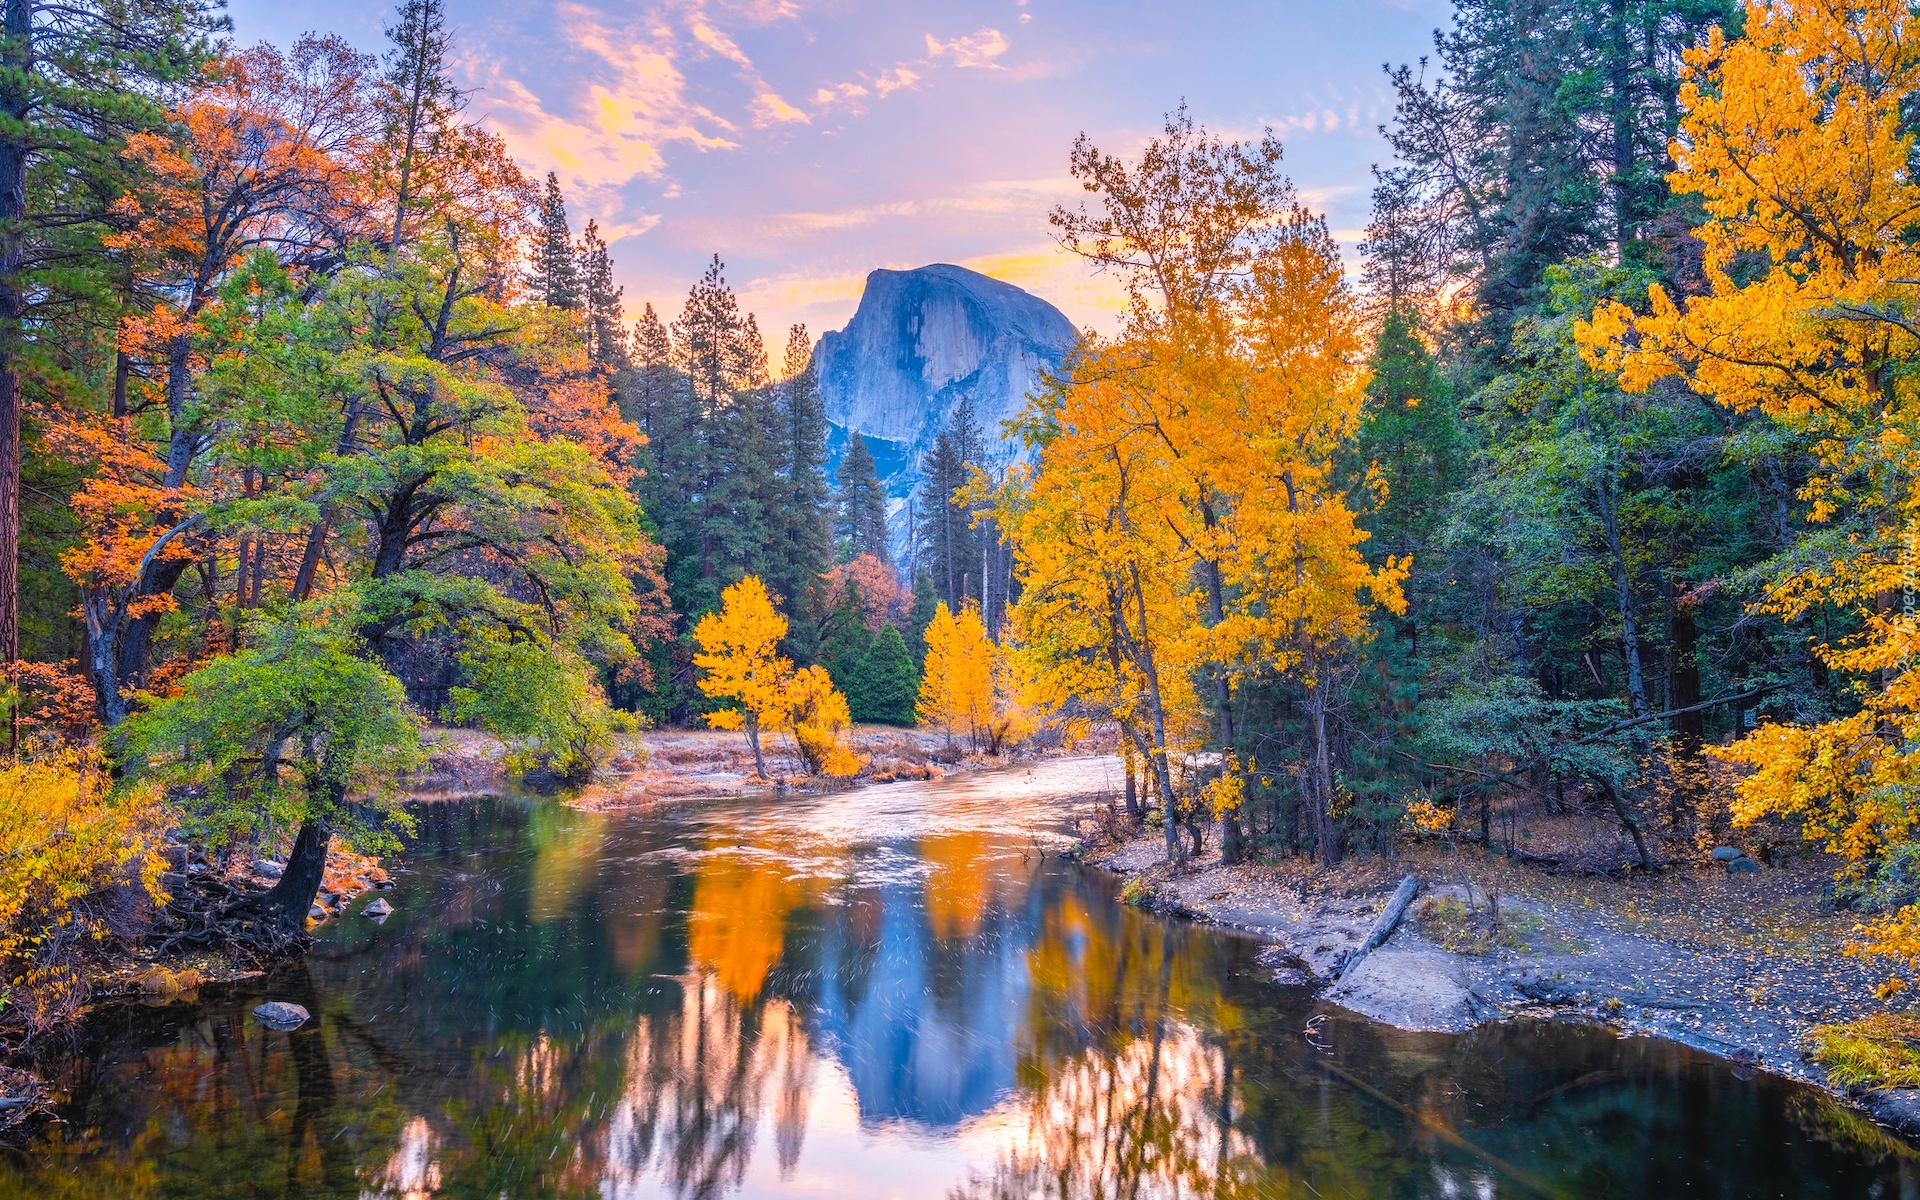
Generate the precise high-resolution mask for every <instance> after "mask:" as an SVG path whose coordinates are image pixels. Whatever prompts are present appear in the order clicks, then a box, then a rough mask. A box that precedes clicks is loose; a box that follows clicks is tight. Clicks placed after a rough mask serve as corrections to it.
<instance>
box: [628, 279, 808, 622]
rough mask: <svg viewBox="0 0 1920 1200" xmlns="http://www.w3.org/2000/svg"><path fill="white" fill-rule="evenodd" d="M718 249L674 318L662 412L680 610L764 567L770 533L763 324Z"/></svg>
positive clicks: (668, 523) (771, 455) (670, 550)
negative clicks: (736, 290)
mask: <svg viewBox="0 0 1920 1200" xmlns="http://www.w3.org/2000/svg"><path fill="white" fill-rule="evenodd" d="M725 271H726V266H725V264H724V263H722V262H721V261H720V256H719V255H717V254H716V255H715V256H714V257H713V261H712V262H711V263H710V264H709V265H708V267H707V270H706V272H705V274H703V275H702V276H701V278H700V281H699V282H698V283H696V284H695V285H694V286H693V290H692V291H691V292H690V293H689V294H688V296H687V302H686V305H685V307H684V308H682V310H681V313H680V318H679V319H678V320H676V321H675V322H674V323H673V328H672V331H671V332H672V342H673V360H674V363H675V366H676V367H677V369H678V374H679V376H680V379H679V380H678V381H676V382H677V384H678V386H677V388H676V389H675V394H674V395H673V396H672V397H671V398H670V399H669V401H668V403H667V405H666V408H665V410H664V411H662V412H661V413H659V414H656V419H657V421H658V423H659V424H660V425H661V426H662V428H661V430H660V432H659V433H658V434H650V436H653V437H655V439H656V444H657V446H658V454H659V457H658V459H657V462H658V469H659V471H660V473H661V474H662V475H663V476H665V477H666V486H665V490H666V491H667V492H668V493H669V496H668V503H669V507H678V508H679V511H678V512H674V513H668V512H663V513H660V514H658V517H659V519H660V521H661V528H662V533H663V535H664V536H665V537H666V539H667V573H668V574H667V578H668V583H669V585H670V586H671V587H672V588H673V592H674V607H675V608H676V609H678V610H679V611H680V612H683V613H688V614H691V613H698V612H706V611H709V610H710V609H711V608H712V607H713V606H714V605H715V604H717V603H718V602H719V597H720V592H721V590H722V589H724V588H726V587H727V586H729V585H731V584H732V583H734V582H736V581H738V580H739V579H740V578H741V577H742V576H744V575H747V574H751V573H757V572H758V571H759V570H760V569H761V568H762V567H763V566H764V564H765V561H766V558H767V553H768V550H769V547H770V545H771V543H772V540H773V539H772V535H771V532H770V529H769V525H768V516H769V513H768V508H767V501H768V497H769V496H771V495H774V494H777V488H776V487H775V485H774V478H775V476H776V475H777V458H776V455H777V449H778V447H777V445H776V443H775V441H774V438H773V432H774V414H773V413H772V411H771V408H772V405H771V403H770V401H769V399H768V397H767V392H768V390H769V389H768V387H767V384H768V380H767V356H766V349H765V347H764V346H763V345H762V344H761V341H760V331H759V327H758V326H757V325H756V324H755V322H754V319H753V317H752V315H751V314H742V313H741V311H740V304H739V300H738V299H737V298H736V297H735V296H734V294H733V289H732V288H731V287H729V286H728V285H727V281H726V275H725Z"/></svg>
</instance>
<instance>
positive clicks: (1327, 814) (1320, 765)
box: [1305, 641, 1340, 867]
mask: <svg viewBox="0 0 1920 1200" xmlns="http://www.w3.org/2000/svg"><path fill="white" fill-rule="evenodd" d="M1305 665H1306V669H1307V679H1308V680H1309V682H1308V684H1307V716H1308V718H1309V719H1310V720H1311V721H1312V722H1313V785H1312V791H1313V793H1314V805H1313V810H1314V811H1313V819H1314V842H1315V843H1316V845H1315V850H1316V851H1317V853H1318V856H1319V859H1320V865H1321V866H1323V867H1331V866H1332V865H1334V864H1335V863H1337V862H1339V861H1340V830H1339V828H1338V827H1337V826H1336V825H1335V824H1334V821H1333V751H1332V748H1331V747H1330V746H1329V745H1328V744H1327V686H1326V682H1325V681H1324V680H1322V679H1321V678H1320V662H1319V654H1318V652H1317V651H1316V650H1315V649H1314V647H1313V643H1312V642H1311V641H1309V642H1308V643H1307V652H1306V656H1305Z"/></svg>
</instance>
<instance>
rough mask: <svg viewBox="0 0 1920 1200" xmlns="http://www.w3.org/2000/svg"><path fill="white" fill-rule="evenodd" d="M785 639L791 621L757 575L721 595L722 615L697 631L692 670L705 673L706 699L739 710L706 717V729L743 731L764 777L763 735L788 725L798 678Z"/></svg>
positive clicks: (702, 620) (702, 678) (708, 618)
mask: <svg viewBox="0 0 1920 1200" xmlns="http://www.w3.org/2000/svg"><path fill="white" fill-rule="evenodd" d="M786 636H787V619H786V618H785V617H783V616H781V615H780V613H779V611H778V610H777V609H775V608H774V607H773V597H771V596H770V595H768V594H767V585H766V584H764V583H761V582H760V579H759V577H758V576H754V575H749V576H747V577H746V578H745V579H742V580H741V581H740V582H739V583H736V584H734V585H733V586H732V587H730V588H728V589H727V590H726V591H725V592H722V593H721V595H720V611H719V612H717V613H708V614H707V615H706V616H704V617H701V618H700V623H699V624H698V625H696V626H694V629H693V640H694V642H695V644H696V645H698V646H699V647H700V652H699V653H698V654H695V655H694V656H693V664H694V665H695V666H696V667H699V668H700V670H701V671H702V675H701V676H700V691H701V693H702V694H703V695H706V696H710V697H712V698H714V699H716V700H731V701H733V702H734V703H735V704H736V705H738V707H736V708H724V709H721V710H719V711H718V712H713V713H709V714H707V724H709V725H711V726H712V727H713V728H715V729H739V730H742V731H744V732H745V733H746V735H747V743H748V745H750V746H751V747H752V748H753V757H754V763H755V765H756V767H758V768H759V771H760V774H761V776H762V777H765V775H766V768H765V766H764V765H762V764H761V760H760V731H761V730H762V729H763V728H767V727H771V728H774V729H778V728H780V727H781V725H783V724H784V723H785V710H786V703H787V679H788V677H789V676H790V675H792V673H793V660H791V659H789V658H787V657H786V656H785V655H784V654H781V653H780V639H781V638H784V637H786Z"/></svg>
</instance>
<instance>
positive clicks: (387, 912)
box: [360, 896, 393, 919]
mask: <svg viewBox="0 0 1920 1200" xmlns="http://www.w3.org/2000/svg"><path fill="white" fill-rule="evenodd" d="M392 914H393V905H391V904H388V903H387V900H386V897H384V896H382V897H379V898H378V899H376V900H374V902H373V903H372V904H369V905H367V906H366V907H365V908H363V909H361V910H360V915H361V916H363V917H374V918H376V919H378V918H381V917H387V916H391V915H392Z"/></svg>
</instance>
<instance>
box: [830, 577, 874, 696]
mask: <svg viewBox="0 0 1920 1200" xmlns="http://www.w3.org/2000/svg"><path fill="white" fill-rule="evenodd" d="M872 646H873V632H872V630H871V629H870V628H868V625H867V606H866V598H865V596H864V595H863V594H862V593H861V591H860V585H859V583H857V582H856V581H854V580H853V579H850V578H849V579H847V580H845V581H844V582H843V583H842V584H841V586H840V594H839V596H838V597H837V598H836V600H835V603H834V605H833V607H832V608H831V609H829V610H828V611H827V617H826V620H825V621H824V622H822V623H821V627H820V649H819V656H820V661H821V662H823V663H825V664H827V669H828V670H830V671H832V672H833V674H834V677H835V678H836V679H837V678H840V677H841V676H844V675H849V674H852V673H853V672H854V670H855V669H856V667H857V666H858V664H859V662H860V660H861V659H863V658H865V657H866V655H867V651H868V650H869V649H870V648H871V647H872Z"/></svg>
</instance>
